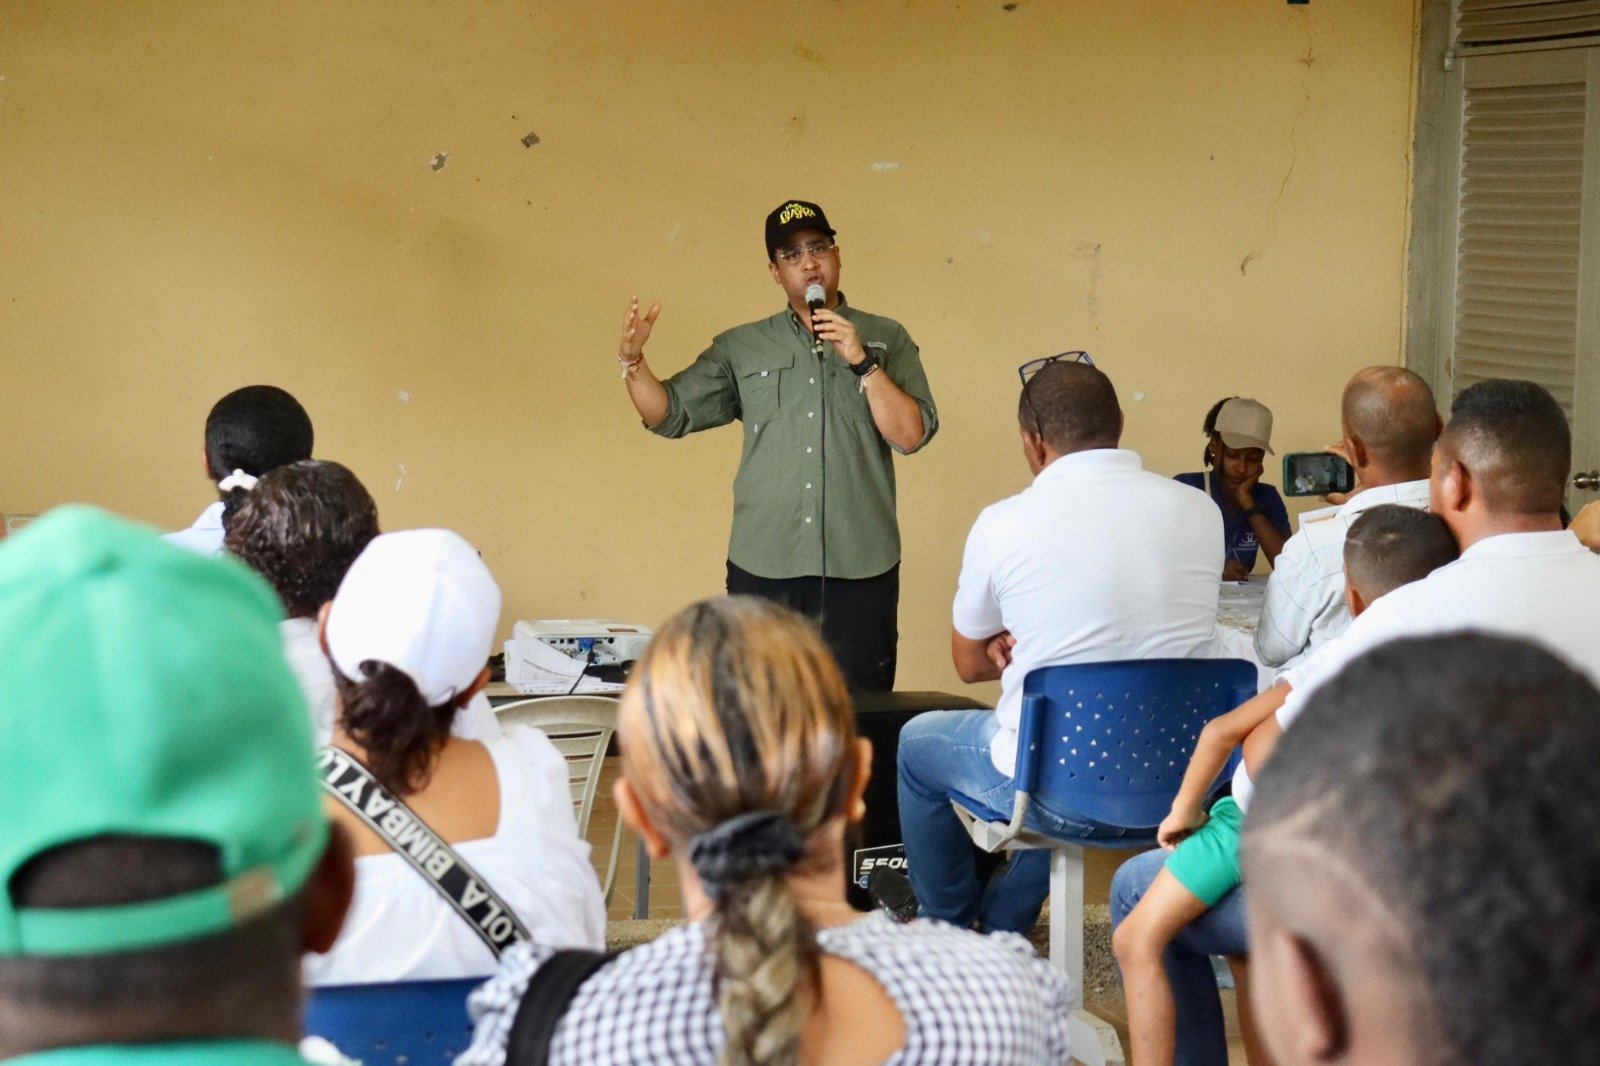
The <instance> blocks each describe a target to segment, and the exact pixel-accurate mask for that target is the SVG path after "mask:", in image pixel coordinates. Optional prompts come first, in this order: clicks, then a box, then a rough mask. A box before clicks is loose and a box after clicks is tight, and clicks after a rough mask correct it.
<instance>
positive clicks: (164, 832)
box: [0, 506, 328, 957]
mask: <svg viewBox="0 0 1600 1066" xmlns="http://www.w3.org/2000/svg"><path fill="white" fill-rule="evenodd" d="M282 617H283V608H282V607H281V605H280V604H279V603H278V600H277V597H276V596H275V595H274V594H273V592H272V590H271V589H270V588H268V586H267V585H266V584H265V583H264V582H262V581H261V579H260V578H258V577H257V576H256V575H255V574H253V573H251V572H250V571H249V570H248V568H246V567H245V566H243V565H242V564H240V563H238V562H237V561H235V560H232V559H213V558H206V557H204V556H201V555H198V554H196V553H194V552H190V551H186V550H184V549H183V548H180V547H177V546H175V545H170V544H164V543H162V541H161V540H160V538H159V537H157V536H156V534H155V533H154V531H152V530H148V529H145V528H143V527H141V526H137V525H134V524H132V523H130V522H127V521H124V520H123V519H120V518H116V517H114V516H112V515H109V514H106V513H105V512H103V511H98V510H96V509H94V508H92V507H83V506H72V507H63V508H61V509H60V510H57V511H54V512H52V513H51V514H49V515H46V516H45V517H43V518H41V519H39V520H38V521H37V522H34V523H33V524H32V525H30V526H28V527H27V528H26V529H24V530H22V531H21V532H20V533H18V534H16V535H15V536H14V537H9V538H7V539H6V540H5V541H3V542H0V752H3V753H4V755H5V760H6V765H5V769H4V771H3V772H0V827H3V828H0V957H4V956H21V955H37V956H65V955H98V954H110V953H115V952H119V951H133V950H137V949H140V948H148V947H155V946H158V945H162V944H171V943H177V942H179V941H184V940H190V939H194V938H196V937H201V936H205V935H207V934H211V933H217V932H220V931H222V930H225V929H229V928H232V927H234V926H236V925H238V924H240V923H241V922H243V921H245V920H246V919H248V918H250V917H252V916H254V915H257V914H259V913H261V912H262V911H265V910H267V909H268V908H270V907H272V906H273V905H274V904H276V903H277V902H278V901H279V900H282V899H284V898H286V897H289V896H292V895H293V894H294V893H295V892H297V891H298V890H299V889H300V887H301V886H302V885H303V884H305V882H306V879H307V878H308V877H309V876H310V874H311V871H312V870H313V869H314V868H315V867H316V865H317V863H318V861H319V860H320V858H321V856H322V852H323V849H324V848H325V846H326V843H327V838H328V824H327V819H326V817H325V816H324V814H323V812H322V804H321V795H320V792H319V789H318V786H317V782H316V776H315V771H314V768H313V762H312V750H311V727H310V722H309V718H308V716H307V713H306V706H305V700H304V697H302V696H301V694H300V689H299V686H298V685H297V684H296V682H295V680H294V677H293V675H292V674H291V673H290V672H289V667H288V666H287V665H286V664H285V662H284V658H283V645H282V638H281V637H280V635H279V632H278V622H279V621H280V620H281V619H282ZM104 834H119V835H130V836H145V837H159V838H168V839H173V838H176V839H182V840H190V841H198V842H200V843H204V844H210V845H212V846H214V847H215V848H216V849H217V851H218V853H219V855H220V858H221V864H222V871H223V879H222V881H221V883H220V884H217V885H214V886H212V887H209V888H205V889H201V890H198V891H194V892H187V893H183V894H181V895H176V896H171V897H167V898H164V899H157V900H149V901H144V902H138V903H129V904H123V905H118V906H107V907H81V908H70V909H69V908H61V909H44V908H27V909H19V908H18V907H16V905H15V904H14V903H13V902H12V899H11V891H10V885H11V880H12V878H13V876H14V875H15V874H16V872H17V870H18V869H19V868H20V867H21V866H22V865H23V864H24V863H26V862H28V861H29V860H30V859H33V858H34V857H36V856H38V855H40V854H43V853H44V852H47V851H49V850H51V849H52V848H56V847H59V846H61V845H64V844H71V843H74V842H78V841H83V840H88V839H90V838H93V837H97V836H101V835H104Z"/></svg>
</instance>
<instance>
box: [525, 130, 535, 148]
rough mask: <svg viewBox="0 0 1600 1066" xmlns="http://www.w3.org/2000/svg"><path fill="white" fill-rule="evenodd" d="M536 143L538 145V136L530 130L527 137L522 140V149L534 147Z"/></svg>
mask: <svg viewBox="0 0 1600 1066" xmlns="http://www.w3.org/2000/svg"><path fill="white" fill-rule="evenodd" d="M538 143H539V135H538V134H537V133H534V132H533V131H532V130H529V131H528V135H527V136H526V137H524V138H522V147H524V148H532V147H533V146H534V145H536V144H538Z"/></svg>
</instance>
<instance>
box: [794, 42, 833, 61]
mask: <svg viewBox="0 0 1600 1066" xmlns="http://www.w3.org/2000/svg"><path fill="white" fill-rule="evenodd" d="M794 54H795V55H797V56H799V57H800V58H801V59H803V60H805V61H806V62H807V63H825V62H827V59H828V57H827V56H825V55H823V54H822V53H821V52H818V51H817V50H816V49H814V48H807V47H806V46H805V45H803V44H797V45H795V46H794Z"/></svg>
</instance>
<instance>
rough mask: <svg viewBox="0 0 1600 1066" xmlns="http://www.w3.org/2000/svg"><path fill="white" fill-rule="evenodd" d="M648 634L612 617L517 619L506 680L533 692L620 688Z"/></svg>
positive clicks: (600, 690)
mask: <svg viewBox="0 0 1600 1066" xmlns="http://www.w3.org/2000/svg"><path fill="white" fill-rule="evenodd" d="M650 637H651V632H650V630H649V629H648V628H646V627H644V626H639V625H630V624H628V623H626V622H618V621H615V620H613V619H608V618H538V619H533V620H531V621H530V620H524V621H519V622H518V623H517V624H516V625H515V626H514V627H513V628H512V630H511V639H510V640H508V641H506V683H507V684H509V685H512V686H514V687H516V688H517V689H519V690H520V691H522V692H525V693H529V694H549V693H557V694H559V693H564V692H580V693H583V692H616V691H618V690H620V689H621V688H622V683H623V681H624V680H626V678H627V672H628V669H629V668H630V667H631V666H632V664H633V663H634V662H635V661H636V660H637V659H638V658H639V657H640V656H641V655H643V654H644V650H645V648H646V647H647V646H648V645H649V643H650ZM585 673H587V675H588V676H586V677H585V676H583V675H584V674H585Z"/></svg>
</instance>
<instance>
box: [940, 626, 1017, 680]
mask: <svg viewBox="0 0 1600 1066" xmlns="http://www.w3.org/2000/svg"><path fill="white" fill-rule="evenodd" d="M1016 644H1017V638H1016V637H1013V636H1012V635H1011V634H1010V633H1008V632H1007V631H1005V630H1003V629H1002V630H1001V631H1000V632H998V633H996V634H995V635H994V636H992V637H986V638H984V639H983V640H973V639H972V638H971V637H964V636H962V635H961V632H960V630H956V629H952V630H951V631H950V661H951V662H953V663H955V667H956V676H957V677H959V678H961V680H963V681H965V682H966V683H967V684H969V685H972V684H976V683H977V682H979V681H998V680H1000V675H1001V674H1002V673H1004V672H1005V668H1006V667H1008V666H1010V665H1011V649H1012V648H1014V647H1016Z"/></svg>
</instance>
